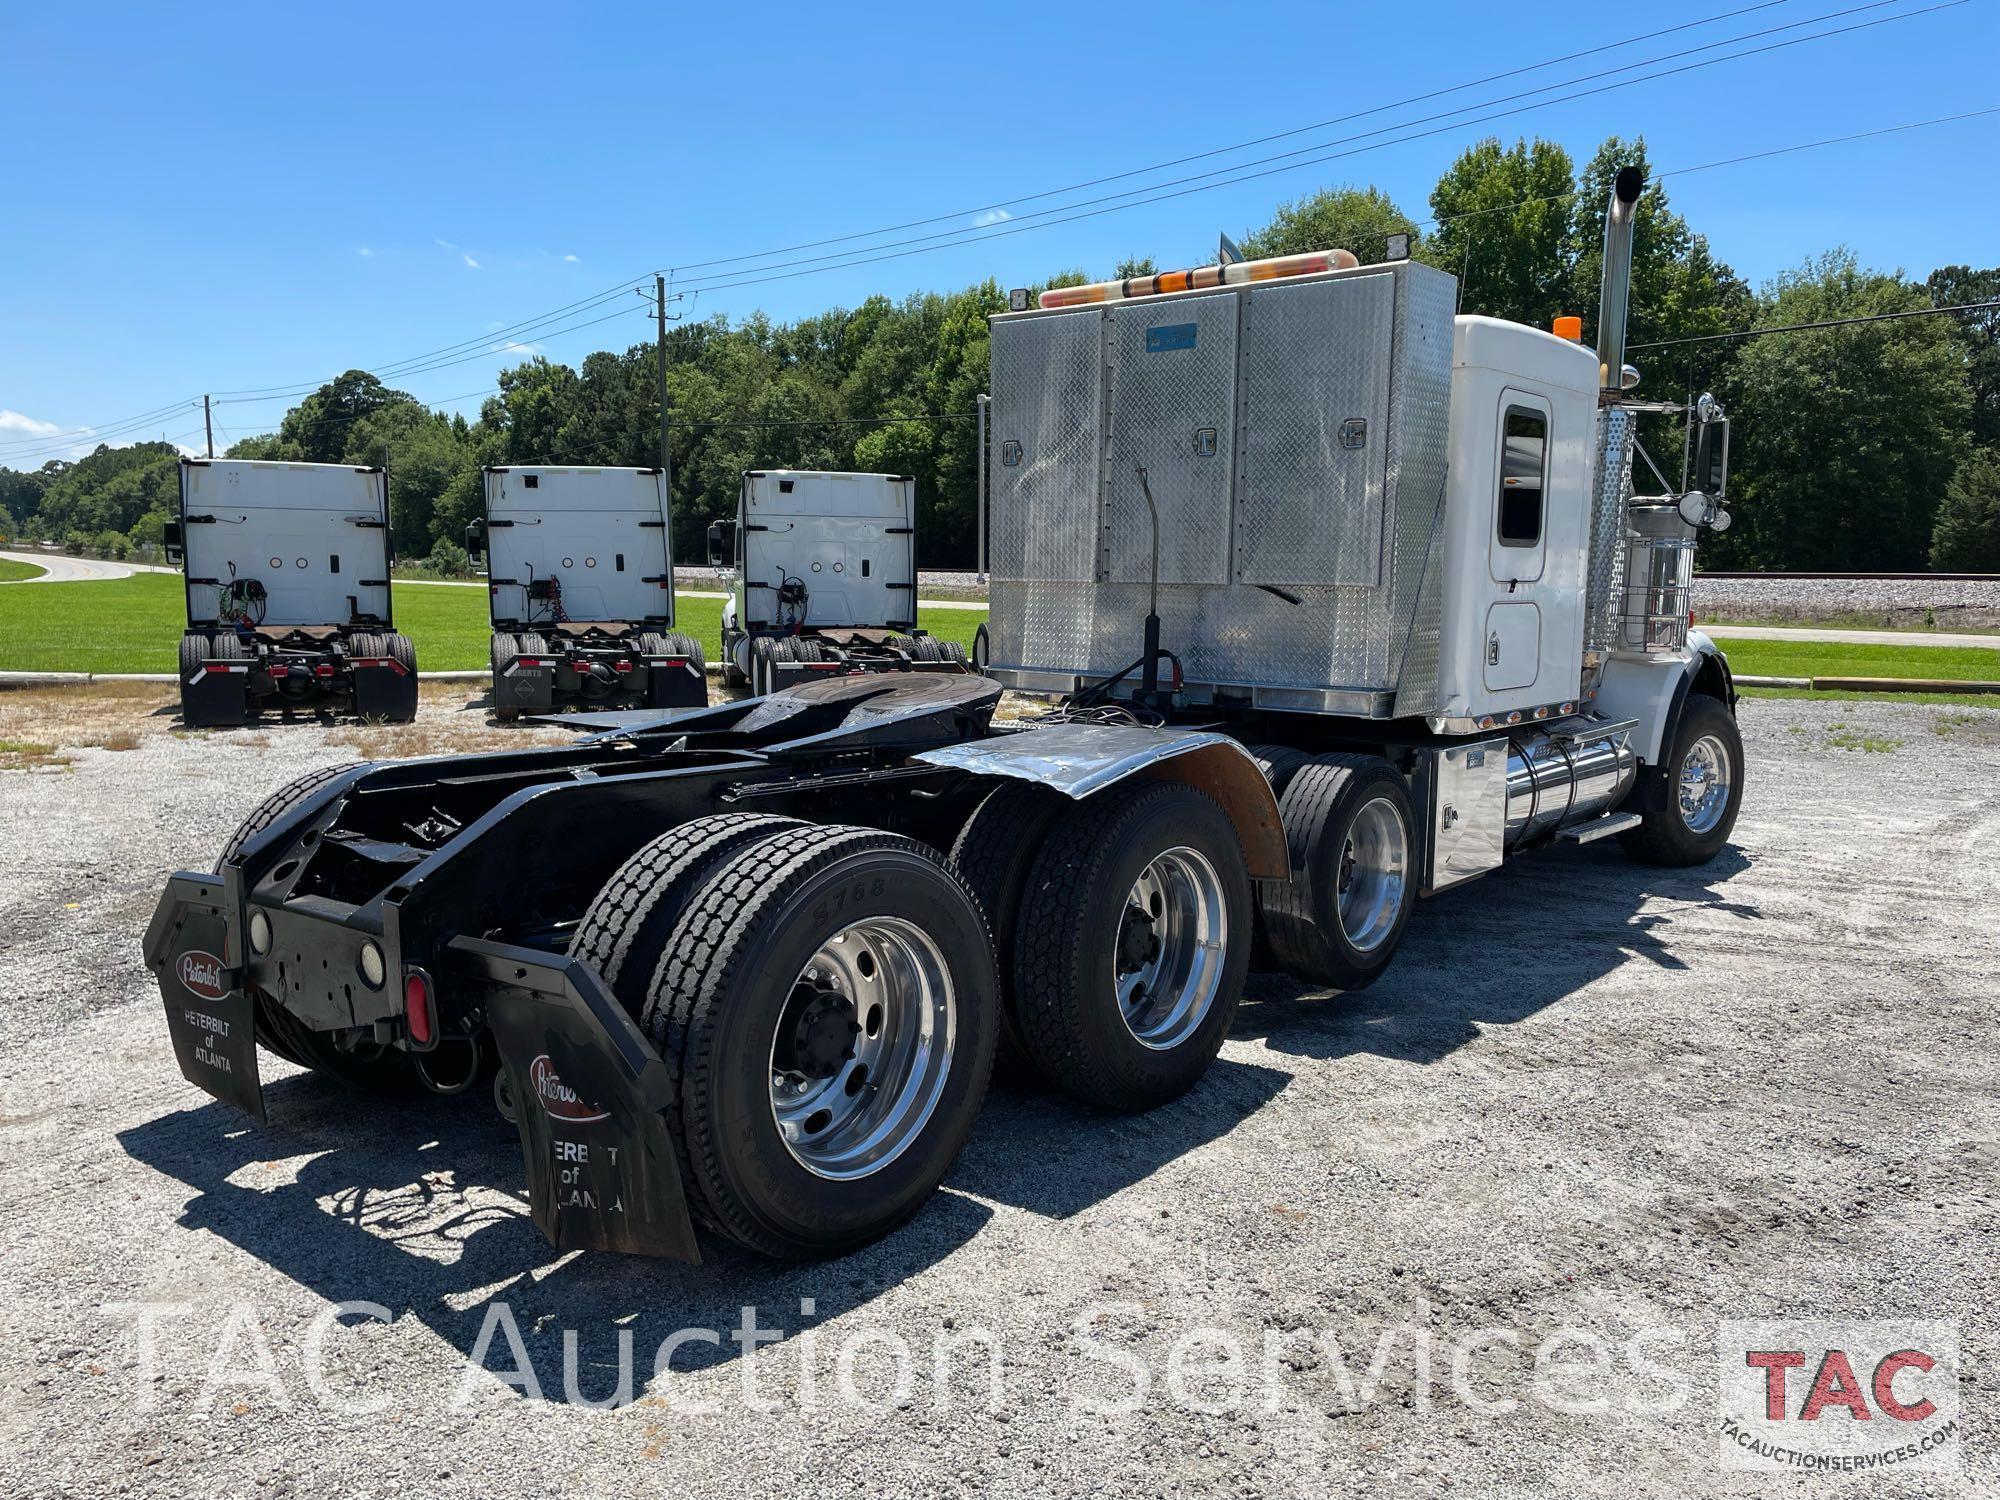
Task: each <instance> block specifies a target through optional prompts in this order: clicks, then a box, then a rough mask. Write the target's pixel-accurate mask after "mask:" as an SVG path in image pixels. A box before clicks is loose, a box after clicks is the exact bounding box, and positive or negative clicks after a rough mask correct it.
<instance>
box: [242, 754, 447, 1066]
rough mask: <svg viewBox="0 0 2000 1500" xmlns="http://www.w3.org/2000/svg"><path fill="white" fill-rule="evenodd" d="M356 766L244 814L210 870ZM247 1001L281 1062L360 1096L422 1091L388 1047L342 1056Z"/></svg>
mask: <svg viewBox="0 0 2000 1500" xmlns="http://www.w3.org/2000/svg"><path fill="white" fill-rule="evenodd" d="M359 764H360V762H358V761H352V762H349V763H347V764H346V765H339V766H328V767H326V768H325V769H324V770H320V771H312V772H309V773H307V774H306V775H304V776H301V777H300V778H299V779H298V780H297V781H293V782H289V783H287V784H286V785H284V786H281V787H279V788H278V790H277V791H275V792H273V793H271V795H270V796H268V797H266V798H265V799H264V800H263V801H262V802H259V803H258V804H257V805H256V806H255V807H253V808H252V809H251V810H250V816H249V817H247V818H245V819H244V820H243V821H242V823H241V824H239V825H238V826H237V829H236V832H234V833H233V834H231V835H230V836H229V842H228V843H226V844H224V845H223V846H222V857H221V858H220V859H218V860H217V861H216V863H215V868H216V872H217V873H218V874H220V873H221V871H222V867H223V866H224V865H226V864H228V863H229V862H230V861H231V860H233V859H235V858H236V857H237V856H238V855H239V854H241V853H242V852H243V846H244V845H245V844H247V843H249V842H250V840H251V839H252V838H253V837H254V836H256V835H257V834H259V833H262V832H263V831H264V830H265V829H266V828H269V827H270V826H271V825H272V824H273V823H275V822H277V821H278V819H279V818H281V817H283V816H284V815H285V814H286V813H288V812H290V811H292V809H293V808H295V807H297V806H298V805H299V804H300V803H301V802H303V801H305V800H306V798H307V797H309V796H310V795H311V794H312V793H314V792H316V791H318V790H319V789H320V788H321V787H322V786H324V785H326V784H327V783H328V782H329V781H332V780H333V779H334V778H335V777H337V776H344V775H346V774H347V773H348V772H349V771H352V770H353V769H355V767H356V766H357V765H359ZM251 1001H252V1003H253V1005H254V1014H255V1017H256V1029H257V1040H258V1042H259V1043H260V1044H261V1045H262V1046H263V1047H264V1049H265V1050H266V1051H268V1052H274V1053H276V1054H277V1055H278V1056H279V1057H282V1058H284V1059H285V1061H287V1062H291V1063H296V1064H298V1066H300V1067H302V1068H309V1069H311V1070H312V1071H313V1072H315V1073H324V1074H326V1075H327V1076H328V1077H330V1078H332V1079H334V1080H335V1081H336V1082H338V1083H341V1084H344V1085H345V1086H346V1087H348V1088H351V1089H353V1090H355V1091H356V1092H358V1093H364V1094H384V1095H389V1096H403V1095H410V1094H415V1093H417V1092H419V1091H420V1090H421V1088H422V1087H423V1085H422V1082H421V1080H419V1079H418V1077H417V1074H416V1069H415V1068H413V1067H412V1066H411V1065H410V1060H409V1056H408V1054H406V1053H403V1052H398V1051H396V1050H394V1049H391V1048H384V1049H382V1050H381V1052H379V1053H375V1054H372V1055H367V1056H364V1055H361V1054H358V1053H354V1052H343V1051H341V1050H340V1048H339V1047H337V1046H336V1045H334V1041H333V1038H331V1037H329V1036H327V1035H326V1034H325V1033H323V1032H317V1031H313V1030H311V1029H310V1028H309V1027H307V1026H305V1025H303V1024H302V1023H301V1022H300V1021H299V1020H298V1019H297V1018H296V1017H295V1016H293V1015H292V1013H291V1012H290V1011H288V1010H286V1009H285V1008H284V1007H283V1006H282V1005H279V1004H278V1003H277V1002H276V1001H274V1000H272V999H271V997H270V996H268V995H266V994H265V993H264V991H263V990H262V989H253V990H252V991H251Z"/></svg>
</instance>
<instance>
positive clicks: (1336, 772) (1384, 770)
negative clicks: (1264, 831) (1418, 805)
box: [1257, 754, 1417, 990]
mask: <svg viewBox="0 0 2000 1500" xmlns="http://www.w3.org/2000/svg"><path fill="white" fill-rule="evenodd" d="M1378 800H1382V801H1386V802H1387V804H1388V807H1389V810H1390V812H1391V813H1393V815H1394V816H1395V818H1396V820H1397V821H1398V822H1399V823H1400V826H1401V830H1402V867H1401V876H1402V885H1401V900H1400V904H1399V905H1398V906H1397V908H1396V909H1395V910H1394V912H1393V914H1392V915H1391V917H1390V921H1389V927H1388V930H1387V931H1386V932H1385V933H1382V934H1380V935H1379V936H1377V937H1376V938H1375V939H1374V940H1373V941H1372V942H1371V943H1369V944H1368V945H1367V946H1366V947H1361V946H1357V945H1356V943H1355V942H1353V941H1351V940H1350V939H1349V938H1348V936H1347V933H1346V931H1345V929H1344V928H1343V926H1342V923H1341V915H1340V895H1341V885H1342V881H1343V880H1344V879H1347V878H1348V875H1347V871H1346V865H1347V849H1348V841H1349V838H1350V837H1351V835H1352V833H1353V830H1354V824H1355V819H1356V817H1357V815H1359V814H1360V813H1361V812H1362V810H1363V809H1365V808H1368V807H1369V806H1371V805H1372V804H1373V803H1375V802H1376V801H1378ZM1278 812H1279V815H1280V817H1281V818H1282V819H1283V822H1284V829H1285V844H1286V851H1287V855H1288V857H1289V862H1290V865H1291V871H1292V873H1291V877H1290V878H1289V879H1288V880H1265V881H1259V882H1258V885H1257V900H1258V906H1259V909H1260V910H1261V912H1262V914H1263V919H1264V932H1265V936H1266V937H1267V938H1268V939H1269V941H1270V944H1271V953H1272V956H1273V957H1274V958H1276V959H1277V961H1278V963H1279V964H1280V965H1281V966H1282V967H1283V968H1284V969H1285V971H1286V972H1287V973H1289V974H1291V975H1292V976H1293V977H1294V978H1296V979H1300V980H1303V981H1305V982H1306V983H1308V984H1321V985H1327V986H1330V987H1331V988H1334V989H1340V990H1358V989H1364V988H1366V987H1367V986H1368V985H1371V984H1373V983H1374V982H1375V981H1376V980H1377V979H1378V978H1380V977H1381V975H1382V972H1383V970H1385V969H1387V968H1388V967H1389V961H1390V960H1391V959H1392V958H1394V957H1395V955H1396V949H1397V948H1398V947H1399V946H1401V944H1402V941H1403V933H1404V931H1405V930H1406V929H1407V928H1408V926H1409V921H1410V910H1411V908H1412V907H1413V906H1415V904H1416V895H1417V872H1416V864H1415V857H1416V848H1417V841H1416V818H1415V816H1414V814H1413V813H1412V811H1411V808H1410V794H1409V789H1408V787H1407V786H1406V785H1405V784H1404V781H1403V777H1402V775H1401V773H1400V772H1398V771H1397V770H1396V768H1395V767H1394V766H1392V765H1390V764H1389V762H1387V761H1386V760H1383V759H1382V758H1380V757H1379V756H1374V755H1350V754H1338V755H1318V756H1314V757H1312V759H1311V760H1310V761H1309V762H1308V763H1307V764H1305V765H1303V766H1300V767H1299V768H1298V769H1297V770H1296V771H1295V772H1294V773H1293V775H1292V778H1291V780H1290V782H1289V783H1288V784H1287V785H1286V787H1285V793H1284V795H1283V796H1282V797H1280V798H1279V799H1278Z"/></svg>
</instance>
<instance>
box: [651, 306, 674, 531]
mask: <svg viewBox="0 0 2000 1500" xmlns="http://www.w3.org/2000/svg"><path fill="white" fill-rule="evenodd" d="M653 299H654V309H655V312H656V314H657V317H658V321H659V334H660V475H661V479H660V482H661V484H662V485H664V486H665V488H666V492H667V511H668V516H667V523H668V525H669V526H670V527H671V525H672V524H673V515H672V512H673V506H674V460H673V455H672V454H670V453H669V452H668V451H667V429H668V423H669V421H670V420H671V418H670V417H669V411H670V408H669V406H668V404H667V278H666V277H664V276H659V275H656V276H654V277H653Z"/></svg>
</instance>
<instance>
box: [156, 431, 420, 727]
mask: <svg viewBox="0 0 2000 1500" xmlns="http://www.w3.org/2000/svg"><path fill="white" fill-rule="evenodd" d="M165 540H166V550H167V556H168V558H169V559H170V560H172V561H175V562H179V563H181V564H182V571H183V574H184V576H185V594H186V602H187V625H186V627H185V629H184V630H183V632H182V634H181V644H180V672H179V678H180V688H181V722H182V723H183V724H185V725H187V726H188V727H189V728H219V727H226V726H231V725H239V724H245V723H248V722H249V721H250V720H252V719H253V718H255V717H257V715H259V714H260V713H263V712H264V711H266V710H270V709H277V710H280V711H284V712H290V711H291V710H293V709H304V710H310V711H314V712H318V711H321V710H326V709H332V710H335V711H345V712H349V713H352V714H354V715H356V716H357V717H360V718H363V719H370V720H381V721H386V722H390V723H407V722H409V721H410V720H411V719H414V718H415V717H416V713H417V655H416V649H415V647H413V646H412V645H411V644H410V640H409V637H407V636H404V635H401V634H399V633H398V632H397V631H396V627H395V614H394V610H393V607H392V598H391V589H390V583H389V572H390V566H391V563H392V562H393V561H394V553H393V546H392V542H391V535H390V529H389V476H388V473H387V471H386V470H383V469H379V468H356V467H353V466H350V465H345V464H293V463H278V462H268V461H262V460H249V459H201V458H184V459H182V460H181V465H180V508H179V514H178V516H177V517H176V519H174V520H172V521H170V522H168V523H167V528H166V538H165Z"/></svg>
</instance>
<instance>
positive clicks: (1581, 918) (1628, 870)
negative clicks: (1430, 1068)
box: [1231, 841, 1763, 1063]
mask: <svg viewBox="0 0 2000 1500" xmlns="http://www.w3.org/2000/svg"><path fill="white" fill-rule="evenodd" d="M1607 842H1608V841H1607ZM1749 868H1750V860H1749V859H1748V858H1747V857H1746V856H1745V855H1744V854H1743V853H1742V852H1741V851H1740V850H1738V849H1737V848H1736V847H1735V846H1734V845H1730V846H1729V847H1727V848H1725V849H1724V850H1723V851H1722V852H1721V853H1720V854H1718V855H1717V856H1716V857H1715V858H1714V859H1713V860H1711V861H1709V863H1708V864H1706V865H1702V866H1699V867H1697V868H1694V869H1687V870H1671V869H1660V868H1656V867H1651V866H1642V865H1636V864H1633V863H1632V862H1631V861H1629V860H1628V859H1626V858H1625V856H1624V855H1623V854H1621V853H1619V852H1618V850H1617V849H1615V848H1608V849H1607V848H1605V847H1604V845H1603V844H1598V845H1594V846H1586V847H1584V848H1581V849H1563V850H1555V851H1549V852H1546V853H1544V854H1541V855H1529V856H1527V857H1526V858H1524V859H1521V860H1520V861H1518V862H1515V861H1511V860H1510V861H1509V862H1508V864H1507V867H1506V868H1505V869H1504V870H1501V871H1499V872H1498V873H1496V874H1493V875H1489V876H1487V877H1486V878H1485V879H1483V880H1480V881H1477V882H1475V883H1474V884H1472V885H1469V886H1466V887H1463V888H1461V889H1459V890H1456V891H1449V892H1446V893H1445V894H1443V895H1440V896H1437V897H1434V898H1432V899H1431V900H1429V901H1425V902H1422V903H1421V904H1420V905H1419V906H1418V907H1417V909H1416V911H1415V912H1413V913H1412V914H1411V917H1410V927H1409V931H1408V933H1407V934H1406V936H1405V937H1404V940H1403V947H1402V950H1401V951H1400V952H1399V953H1398V954H1397V955H1396V960H1395V962H1394V963H1393V964H1391V965H1390V966H1389V970H1388V972H1387V973H1385V974H1384V975H1383V976H1382V978H1381V979H1380V980H1378V981H1377V982H1376V983H1375V984H1373V985H1371V986H1370V987H1369V988H1367V989H1365V990H1360V991H1356V992H1354V993H1352V994H1340V993H1338V992H1331V991H1325V990H1316V989H1314V988H1312V987H1311V986H1309V985H1302V984H1300V983H1299V982H1298V981H1297V980H1295V979H1292V978H1290V977H1288V976H1286V975H1283V974H1253V975H1252V976H1251V979H1250V984H1249V987H1248V990H1247V992H1246V994H1245V1003H1244V1006H1243V1008H1242V1009H1241V1010H1240V1011H1238V1012H1237V1016H1236V1024H1235V1027H1234V1028H1233V1030H1232V1031H1231V1035H1232V1036H1234V1037H1236V1038H1238V1039H1246V1038H1259V1037H1261V1038H1262V1039H1263V1040H1264V1042H1265V1043H1266V1045H1268V1046H1269V1047H1270V1048H1272V1050H1274V1051H1277V1052H1284V1053H1290V1054H1292V1055H1294V1056H1298V1057H1312V1058H1321V1059H1325V1058H1336V1057H1345V1056H1348V1055H1349V1054H1352V1053H1369V1054H1372V1055H1374V1056H1377V1057H1388V1058H1395V1059H1397V1060H1399V1061H1403V1062H1416V1063H1434V1062H1438V1061H1440V1060H1442V1059H1443V1058H1446V1057H1448V1056H1450V1055H1451V1054H1452V1053H1453V1052H1455V1051H1456V1050H1457V1049H1458V1048H1460V1047H1462V1046H1464V1045H1465V1044H1466V1043H1468V1042H1471V1041H1474V1040H1476V1039H1477V1038H1478V1036H1479V1026H1480V1024H1481V1023H1485V1024H1489V1025H1491V1024H1499V1025H1511V1024H1513V1023H1515V1022H1519V1021H1524V1020H1526V1019H1527V1018H1528V1017H1529V1016H1532V1015H1534V1014H1535V1013H1536V1012H1538V1011H1541V1010H1544V1009H1546V1008H1547V1007H1549V1006H1551V1005H1555V1004H1559V1003H1560V1002H1561V1001H1563V1000H1565V999H1567V998H1568V997H1569V996H1571V995H1573V994H1575V993H1576V992H1577V991H1578V990H1580V989H1582V988H1583V987H1584V986H1586V985H1588V984H1590V983H1591V982H1593V981H1594V980H1598V979H1602V978H1603V977H1604V976H1605V975H1607V974H1610V973H1612V972H1614V971H1615V970H1617V969H1619V968H1620V967H1622V966H1623V965H1625V964H1627V963H1641V964H1650V965H1653V966H1655V967H1657V968H1662V969H1686V968H1687V964H1686V963H1685V962H1684V961H1683V960H1682V959H1681V958H1680V957H1679V955H1678V954H1676V953H1675V952H1674V948H1673V943H1672V928H1673V925H1674V921H1675V917H1676V915H1677V913H1679V912H1685V911H1687V910H1690V909H1699V910H1701V911H1704V912H1709V913H1715V914H1718V915H1721V916H1725V917H1729V918H1733V919H1736V920H1738V921H1741V922H1744V923H1754V922H1757V921H1761V920H1762V918H1763V913H1762V911H1761V910H1760V909H1759V908H1757V907H1756V906H1754V905H1751V904H1749V903H1746V902H1741V901H1732V900H1730V899H1729V898H1728V896H1727V894H1726V891H1725V889H1724V888H1725V887H1726V885H1727V882H1728V881H1729V880H1730V878H1731V877H1732V876H1735V875H1738V874H1741V873H1742V872H1743V871H1745V870H1747V869H1749ZM1649 901H1651V902H1652V903H1653V906H1654V909H1652V910H1644V909H1642V908H1644V907H1646V906H1647V903H1648V902H1649ZM1663 903H1672V905H1671V906H1669V907H1668V908H1667V909H1664V910H1663V909H1660V908H1661V905H1662V904H1663Z"/></svg>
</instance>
